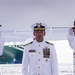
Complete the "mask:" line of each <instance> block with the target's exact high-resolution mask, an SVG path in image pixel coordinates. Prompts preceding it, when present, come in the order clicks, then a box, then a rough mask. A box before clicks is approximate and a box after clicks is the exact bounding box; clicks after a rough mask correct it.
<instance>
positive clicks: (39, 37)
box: [33, 30, 46, 41]
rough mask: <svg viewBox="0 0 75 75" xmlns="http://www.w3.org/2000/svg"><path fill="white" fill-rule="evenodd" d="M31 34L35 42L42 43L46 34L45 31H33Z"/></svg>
mask: <svg viewBox="0 0 75 75" xmlns="http://www.w3.org/2000/svg"><path fill="white" fill-rule="evenodd" d="M33 34H34V36H35V38H36V40H39V41H42V40H43V37H44V36H45V34H46V33H45V31H41V30H38V31H34V32H33Z"/></svg>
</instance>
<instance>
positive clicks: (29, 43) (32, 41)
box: [24, 41, 33, 46]
mask: <svg viewBox="0 0 75 75" xmlns="http://www.w3.org/2000/svg"><path fill="white" fill-rule="evenodd" d="M32 43H33V41H32V42H29V43H27V44H25V45H24V46H27V45H29V44H32Z"/></svg>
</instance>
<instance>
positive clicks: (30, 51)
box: [22, 23, 58, 75]
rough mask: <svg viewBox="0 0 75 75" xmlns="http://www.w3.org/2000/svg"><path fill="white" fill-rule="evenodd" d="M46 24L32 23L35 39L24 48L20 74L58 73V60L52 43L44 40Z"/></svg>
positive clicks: (44, 74) (56, 74) (41, 74)
mask: <svg viewBox="0 0 75 75" xmlns="http://www.w3.org/2000/svg"><path fill="white" fill-rule="evenodd" d="M45 29H46V25H45V24H43V23H36V24H34V25H33V35H34V36H35V40H33V41H32V42H30V43H29V44H27V45H26V46H25V48H24V53H23V59H22V75H58V61H57V55H56V50H55V47H54V44H52V43H49V42H47V41H45V40H44V36H45V35H46V32H45Z"/></svg>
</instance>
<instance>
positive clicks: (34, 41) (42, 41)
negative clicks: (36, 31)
mask: <svg viewBox="0 0 75 75" xmlns="http://www.w3.org/2000/svg"><path fill="white" fill-rule="evenodd" d="M34 42H35V43H38V44H42V43H44V42H45V41H44V40H43V41H42V42H37V41H36V40H34Z"/></svg>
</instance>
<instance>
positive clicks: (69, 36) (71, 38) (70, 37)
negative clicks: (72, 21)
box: [67, 29, 75, 50]
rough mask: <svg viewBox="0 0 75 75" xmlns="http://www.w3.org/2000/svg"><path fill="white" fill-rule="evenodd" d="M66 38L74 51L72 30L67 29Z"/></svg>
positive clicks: (74, 37)
mask: <svg viewBox="0 0 75 75" xmlns="http://www.w3.org/2000/svg"><path fill="white" fill-rule="evenodd" d="M67 37H68V42H69V45H70V47H71V48H72V49H73V50H75V35H74V34H73V31H72V29H69V34H68V36H67Z"/></svg>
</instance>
